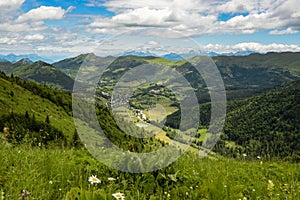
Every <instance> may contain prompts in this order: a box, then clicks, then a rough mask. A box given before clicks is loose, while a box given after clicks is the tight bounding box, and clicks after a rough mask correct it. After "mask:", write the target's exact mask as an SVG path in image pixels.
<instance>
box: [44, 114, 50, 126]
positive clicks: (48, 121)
mask: <svg viewBox="0 0 300 200" xmlns="http://www.w3.org/2000/svg"><path fill="white" fill-rule="evenodd" d="M45 122H46V123H47V124H50V118H49V115H47V117H46V120H45Z"/></svg>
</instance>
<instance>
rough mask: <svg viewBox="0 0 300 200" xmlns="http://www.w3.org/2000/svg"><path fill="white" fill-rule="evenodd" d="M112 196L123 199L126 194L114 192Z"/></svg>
mask: <svg viewBox="0 0 300 200" xmlns="http://www.w3.org/2000/svg"><path fill="white" fill-rule="evenodd" d="M112 196H113V197H115V198H116V199H121V200H123V199H125V196H124V194H123V193H120V192H117V193H114V194H112Z"/></svg>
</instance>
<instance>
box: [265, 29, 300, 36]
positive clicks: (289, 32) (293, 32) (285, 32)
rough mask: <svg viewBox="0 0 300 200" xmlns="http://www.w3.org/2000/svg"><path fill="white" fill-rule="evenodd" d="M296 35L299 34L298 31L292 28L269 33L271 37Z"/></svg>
mask: <svg viewBox="0 0 300 200" xmlns="http://www.w3.org/2000/svg"><path fill="white" fill-rule="evenodd" d="M296 33H298V31H296V30H293V29H292V28H288V29H285V30H273V31H270V32H269V34H271V35H286V34H296Z"/></svg>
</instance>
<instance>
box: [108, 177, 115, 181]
mask: <svg viewBox="0 0 300 200" xmlns="http://www.w3.org/2000/svg"><path fill="white" fill-rule="evenodd" d="M107 180H109V181H115V180H116V179H115V178H112V177H109V178H107Z"/></svg>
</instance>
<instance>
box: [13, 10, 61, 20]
mask: <svg viewBox="0 0 300 200" xmlns="http://www.w3.org/2000/svg"><path fill="white" fill-rule="evenodd" d="M65 13H66V11H65V10H64V9H62V8H61V7H53V6H41V7H39V8H35V9H32V10H30V11H28V12H27V13H25V14H23V15H21V16H19V17H18V19H17V22H24V21H30V20H31V21H43V20H59V19H62V18H63V17H64V15H65Z"/></svg>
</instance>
